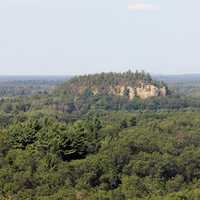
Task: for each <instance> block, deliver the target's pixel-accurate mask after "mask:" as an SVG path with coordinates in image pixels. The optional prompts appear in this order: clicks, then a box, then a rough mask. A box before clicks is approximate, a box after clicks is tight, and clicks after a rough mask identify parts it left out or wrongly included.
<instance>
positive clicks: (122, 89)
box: [92, 84, 167, 100]
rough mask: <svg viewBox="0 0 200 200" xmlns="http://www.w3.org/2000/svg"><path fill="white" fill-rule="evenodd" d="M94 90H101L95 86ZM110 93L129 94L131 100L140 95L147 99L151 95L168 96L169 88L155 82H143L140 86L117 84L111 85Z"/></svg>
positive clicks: (96, 91)
mask: <svg viewBox="0 0 200 200" xmlns="http://www.w3.org/2000/svg"><path fill="white" fill-rule="evenodd" d="M92 92H93V94H94V95H97V94H98V93H99V92H100V91H98V90H97V89H96V88H95V89H94V88H93V89H92ZM108 93H109V94H113V95H116V96H125V95H126V96H128V98H129V100H132V99H134V98H135V97H139V98H141V99H147V98H150V97H158V96H166V95H167V88H166V87H164V86H163V87H161V88H158V87H157V86H155V85H153V84H141V85H140V86H138V87H132V86H124V85H121V86H120V85H117V86H115V87H110V88H109V92H108Z"/></svg>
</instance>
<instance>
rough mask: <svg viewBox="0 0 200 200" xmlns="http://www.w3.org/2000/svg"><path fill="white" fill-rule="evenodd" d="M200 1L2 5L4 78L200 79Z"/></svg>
mask: <svg viewBox="0 0 200 200" xmlns="http://www.w3.org/2000/svg"><path fill="white" fill-rule="evenodd" d="M199 10H200V1H199V0H137V1H135V0H129V1H127V0H0V74H15V75H16V74H23V75H24V74H29V75H33V74H34V75H35V74H41V75H44V74H52V75H57V74H62V75H66V74H81V73H94V72H101V71H125V70H128V69H133V70H134V69H136V68H137V69H144V70H146V71H148V72H151V73H162V74H164V73H195V72H200V26H199V19H200V12H199Z"/></svg>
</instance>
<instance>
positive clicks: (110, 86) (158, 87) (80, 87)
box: [59, 71, 168, 100]
mask: <svg viewBox="0 0 200 200" xmlns="http://www.w3.org/2000/svg"><path fill="white" fill-rule="evenodd" d="M59 92H61V93H64V94H66V95H67V94H68V95H70V96H77V95H78V94H79V95H88V96H92V95H98V94H107V95H109V94H110V95H114V96H125V97H127V98H128V99H129V100H132V99H133V98H135V97H139V98H141V99H147V98H149V97H155V96H166V95H167V94H168V88H167V86H166V85H165V84H164V83H163V82H162V81H161V82H158V81H155V80H153V79H152V77H151V75H150V74H149V73H145V72H144V71H142V72H138V71H136V72H135V73H133V72H131V71H128V72H125V73H101V74H94V75H84V76H77V77H74V78H72V79H71V80H69V81H67V82H66V83H65V84H64V85H63V86H62V87H61V88H60V90H59Z"/></svg>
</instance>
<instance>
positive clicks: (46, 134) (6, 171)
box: [0, 72, 200, 200]
mask: <svg viewBox="0 0 200 200" xmlns="http://www.w3.org/2000/svg"><path fill="white" fill-rule="evenodd" d="M189 84H191V83H189ZM30 85H31V83H30ZM30 85H29V86H30ZM116 85H117V86H118V85H120V86H122V85H123V86H124V87H125V88H126V89H129V90H128V91H127V90H124V92H123V95H116V94H114V93H113V92H112V93H110V92H109V91H108V90H106V88H110V87H115V86H116ZM144 85H153V86H155V87H156V88H158V90H159V89H160V88H163V87H166V88H167V91H168V92H167V95H166V96H164V95H160V91H159V92H158V95H157V96H152V97H148V98H144V99H143V98H140V97H139V96H137V95H135V96H134V98H133V99H131V98H130V97H129V95H127V93H128V92H129V93H130V88H128V87H133V88H137V87H139V88H140V87H145V86H144ZM185 85H187V82H185ZM29 86H28V87H29ZM81 86H82V87H83V86H84V90H83V91H81V92H80V91H79V90H78V87H81ZM86 86H87V87H86ZM93 86H95V87H96V88H98V92H97V93H94V91H93V89H94V88H92V87H93ZM179 86H180V85H178V87H179ZM85 87H86V88H85ZM186 88H187V87H186ZM104 89H105V90H104ZM45 90H47V91H46V92H40V91H38V93H37V92H35V93H34V94H32V95H31V94H30V93H28V95H17V96H15V95H13V96H12V95H9V96H8V95H5V96H2V97H1V99H0V199H2V200H199V199H200V98H199V97H198V96H196V95H195V96H192V95H191V96H189V95H188V93H187V90H186V92H182V93H181V95H180V94H179V93H177V90H173V87H170V89H168V86H167V85H166V84H165V83H162V82H160V81H154V80H153V79H152V78H151V76H150V75H149V74H147V73H144V72H135V73H132V72H126V73H122V74H118V73H116V74H115V73H108V74H105V73H102V74H98V75H88V76H81V77H75V78H73V79H71V80H69V81H66V82H65V83H61V85H60V84H59V85H55V90H52V87H49V89H48V88H46V89H45ZM49 90H50V91H49ZM109 90H110V89H109ZM35 91H37V89H36V90H35ZM169 91H170V92H169ZM182 91H184V90H182ZM5 94H11V93H7V92H5Z"/></svg>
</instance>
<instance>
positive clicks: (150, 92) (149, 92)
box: [136, 85, 159, 99]
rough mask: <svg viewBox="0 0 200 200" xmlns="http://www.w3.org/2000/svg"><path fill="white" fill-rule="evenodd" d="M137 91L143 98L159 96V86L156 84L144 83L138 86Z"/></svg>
mask: <svg viewBox="0 0 200 200" xmlns="http://www.w3.org/2000/svg"><path fill="white" fill-rule="evenodd" d="M136 91H137V94H136V95H137V96H138V97H140V98H141V99H147V98H149V97H157V96H159V88H157V87H156V86H155V85H142V86H141V87H139V88H136Z"/></svg>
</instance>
